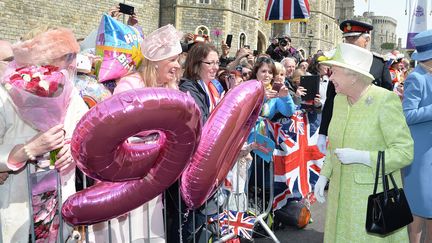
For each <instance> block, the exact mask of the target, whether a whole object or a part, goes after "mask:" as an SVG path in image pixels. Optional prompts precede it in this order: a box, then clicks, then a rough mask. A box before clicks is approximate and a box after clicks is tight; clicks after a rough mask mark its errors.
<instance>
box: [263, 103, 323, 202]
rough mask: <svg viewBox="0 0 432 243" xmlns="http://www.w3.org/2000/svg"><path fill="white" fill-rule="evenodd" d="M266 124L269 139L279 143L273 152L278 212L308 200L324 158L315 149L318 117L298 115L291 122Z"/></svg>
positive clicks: (310, 114)
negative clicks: (289, 202) (291, 202)
mask: <svg viewBox="0 0 432 243" xmlns="http://www.w3.org/2000/svg"><path fill="white" fill-rule="evenodd" d="M266 122H267V124H268V125H267V128H268V130H269V135H270V137H272V139H273V140H274V141H275V142H276V148H275V150H274V152H273V161H274V175H275V176H274V190H275V192H274V193H275V198H274V201H273V208H274V209H275V210H276V209H279V208H281V207H282V206H284V205H285V204H286V202H287V200H288V199H291V198H295V199H301V198H305V197H308V195H309V194H310V193H311V192H312V191H313V190H312V189H313V185H315V183H316V181H317V180H318V177H319V173H320V171H321V166H322V164H323V162H324V156H325V155H324V154H322V153H321V152H320V151H319V150H318V147H317V146H316V143H317V137H318V128H319V124H320V119H319V117H318V114H316V113H313V112H308V113H304V112H301V111H296V112H295V113H294V114H293V116H291V118H283V119H280V120H279V121H278V122H270V121H268V120H267V121H266Z"/></svg>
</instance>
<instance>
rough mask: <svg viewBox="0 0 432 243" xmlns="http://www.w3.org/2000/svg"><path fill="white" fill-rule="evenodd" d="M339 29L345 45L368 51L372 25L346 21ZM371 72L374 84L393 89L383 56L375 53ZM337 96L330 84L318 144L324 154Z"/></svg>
mask: <svg viewBox="0 0 432 243" xmlns="http://www.w3.org/2000/svg"><path fill="white" fill-rule="evenodd" d="M339 27H340V29H341V30H342V32H343V34H342V36H343V37H344V38H345V43H349V44H353V45H356V46H359V47H362V48H366V49H367V47H368V44H369V42H370V40H371V35H370V31H371V30H373V26H372V25H370V24H367V23H363V22H360V21H355V20H345V21H343V22H342V23H341V24H340V26H339ZM369 72H370V73H371V74H372V75H373V76H374V78H375V80H374V81H373V82H372V83H373V84H375V85H378V86H381V87H383V88H385V89H388V90H392V89H393V86H392V80H391V77H390V72H389V70H388V68H387V67H386V63H385V61H384V59H383V58H382V56H380V55H378V54H376V53H373V62H372V66H371V69H370V71H369ZM335 96H336V91H335V87H334V85H333V83H332V82H330V83H329V84H328V87H327V99H326V102H325V103H324V108H323V111H322V119H321V125H320V130H319V136H318V143H317V145H318V148H319V150H320V151H321V152H322V153H324V154H325V153H326V140H327V130H328V126H329V124H330V120H331V117H332V114H333V100H334V97H335Z"/></svg>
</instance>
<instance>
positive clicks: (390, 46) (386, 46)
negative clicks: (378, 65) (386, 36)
mask: <svg viewBox="0 0 432 243" xmlns="http://www.w3.org/2000/svg"><path fill="white" fill-rule="evenodd" d="M394 48H395V43H388V42H386V43H382V44H381V49H384V50H393V49H394Z"/></svg>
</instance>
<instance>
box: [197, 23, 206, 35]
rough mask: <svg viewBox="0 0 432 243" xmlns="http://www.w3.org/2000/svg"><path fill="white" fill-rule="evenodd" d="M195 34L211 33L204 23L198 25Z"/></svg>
mask: <svg viewBox="0 0 432 243" xmlns="http://www.w3.org/2000/svg"><path fill="white" fill-rule="evenodd" d="M195 34H197V35H209V29H208V28H207V27H206V26H204V25H201V26H198V27H197V28H196V29H195Z"/></svg>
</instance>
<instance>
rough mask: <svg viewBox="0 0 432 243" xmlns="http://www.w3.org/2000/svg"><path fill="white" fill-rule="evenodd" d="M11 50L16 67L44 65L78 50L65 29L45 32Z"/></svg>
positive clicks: (72, 35)
mask: <svg viewBox="0 0 432 243" xmlns="http://www.w3.org/2000/svg"><path fill="white" fill-rule="evenodd" d="M12 49H13V53H14V58H15V61H16V64H17V65H18V66H26V65H46V64H49V63H50V62H51V61H53V60H55V59H57V58H60V57H62V56H64V55H67V54H73V53H78V52H79V50H80V48H79V45H78V42H77V41H76V39H75V36H74V34H73V32H72V31H71V30H70V29H67V28H56V29H51V30H48V31H45V32H43V33H40V34H38V35H36V36H35V37H34V38H33V39H30V40H26V41H20V42H18V43H15V44H14V45H13V46H12Z"/></svg>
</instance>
